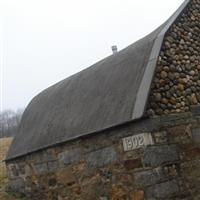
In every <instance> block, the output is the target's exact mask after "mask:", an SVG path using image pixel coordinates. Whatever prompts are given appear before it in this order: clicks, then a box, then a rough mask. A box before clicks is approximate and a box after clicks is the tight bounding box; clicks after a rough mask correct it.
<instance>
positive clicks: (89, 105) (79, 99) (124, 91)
mask: <svg viewBox="0 0 200 200" xmlns="http://www.w3.org/2000/svg"><path fill="white" fill-rule="evenodd" d="M188 3H189V0H186V1H185V2H184V3H183V4H182V6H181V7H180V8H179V9H178V10H177V11H176V12H175V14H174V15H173V16H172V17H171V18H170V19H169V20H168V21H167V22H166V23H164V24H163V25H162V26H160V27H159V28H158V29H156V30H155V31H154V32H152V33H151V34H149V35H148V36H146V37H145V38H143V39H141V40H139V41H137V42H136V43H134V44H132V45H130V46H129V47H127V48H125V49H123V50H122V51H120V52H118V53H116V54H114V55H111V56H109V57H107V58H105V59H103V60H102V61H100V62H98V63H96V64H94V65H92V66H91V67H89V68H87V69H85V70H83V71H81V72H79V73H77V74H75V75H73V76H71V77H69V78H66V79H65V80H62V81H60V82H59V83H57V84H55V85H53V86H51V87H49V88H47V89H46V90H44V91H43V92H41V93H40V94H39V95H37V96H36V97H35V98H33V100H32V101H31V102H30V104H29V105H28V107H27V108H26V110H25V112H24V114H23V117H22V120H21V124H20V128H19V132H18V133H17V135H16V137H15V139H14V141H13V143H12V145H11V148H10V150H9V153H8V155H7V160H10V159H13V158H16V157H19V156H23V155H26V154H29V153H31V152H34V151H38V150H40V149H44V148H46V147H50V146H53V145H55V144H59V143H62V142H65V141H69V140H72V139H76V138H79V137H81V136H85V135H88V134H92V133H95V132H98V131H101V130H104V129H107V128H110V127H113V126H116V125H119V124H123V123H126V122H129V121H132V120H136V119H139V118H141V117H142V116H143V114H144V111H145V106H146V103H147V99H148V94H149V90H150V86H151V82H152V78H153V75H154V71H155V67H156V61H157V58H158V56H159V52H160V48H161V46H162V42H163V38H164V35H165V33H166V32H167V30H168V29H169V27H170V26H171V25H172V24H173V22H174V21H175V20H176V19H177V17H178V16H179V15H180V13H181V12H182V11H183V10H184V8H185V7H186V5H187V4H188Z"/></svg>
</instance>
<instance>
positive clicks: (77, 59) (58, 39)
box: [0, 0, 183, 110]
mask: <svg viewBox="0 0 200 200" xmlns="http://www.w3.org/2000/svg"><path fill="white" fill-rule="evenodd" d="M182 2H183V0H168V1H164V0H150V1H149V0H140V1H138V0H71V1H69V0H0V69H1V71H0V82H1V110H2V109H3V110H5V109H14V110H16V109H18V108H23V107H25V106H26V105H27V104H28V103H29V102H30V100H31V99H32V98H33V97H34V96H35V95H37V94H38V93H39V92H41V91H42V90H43V89H45V88H47V87H49V86H50V85H52V84H54V83H56V82H58V81H60V80H62V79H64V78H66V77H68V76H70V75H72V74H74V73H76V72H78V71H80V70H82V69H84V68H86V67H89V66H90V65H91V64H93V63H95V62H97V61H99V60H100V59H102V58H104V57H107V56H109V55H110V54H111V48H110V47H111V46H112V45H117V46H118V49H119V50H121V49H123V48H125V47H126V46H128V45H130V44H132V43H133V42H135V41H136V40H138V39H140V38H142V37H143V36H145V35H146V34H148V33H150V32H151V31H153V30H154V29H155V28H157V27H158V26H159V25H161V24H162V23H163V22H165V21H166V20H167V19H168V18H169V17H170V16H171V15H172V14H173V12H174V11H175V10H176V9H177V8H178V7H179V6H180V5H181V3H182Z"/></svg>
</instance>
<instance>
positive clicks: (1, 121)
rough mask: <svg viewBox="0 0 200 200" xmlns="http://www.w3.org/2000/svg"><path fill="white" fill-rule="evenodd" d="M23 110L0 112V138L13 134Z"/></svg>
mask: <svg viewBox="0 0 200 200" xmlns="http://www.w3.org/2000/svg"><path fill="white" fill-rule="evenodd" d="M23 111H24V110H23V109H19V110H17V111H13V110H5V111H3V112H0V138H2V137H10V136H15V134H16V133H17V130H18V127H19V123H20V120H21V117H22V114H23Z"/></svg>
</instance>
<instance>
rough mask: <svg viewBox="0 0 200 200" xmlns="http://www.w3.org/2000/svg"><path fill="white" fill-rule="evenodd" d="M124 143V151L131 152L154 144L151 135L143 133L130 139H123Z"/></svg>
mask: <svg viewBox="0 0 200 200" xmlns="http://www.w3.org/2000/svg"><path fill="white" fill-rule="evenodd" d="M122 141H123V147H124V151H131V150H134V149H139V148H141V147H145V146H147V145H152V144H153V139H152V135H151V133H141V134H138V135H133V136H130V137H126V138H123V139H122Z"/></svg>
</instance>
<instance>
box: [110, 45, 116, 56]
mask: <svg viewBox="0 0 200 200" xmlns="http://www.w3.org/2000/svg"><path fill="white" fill-rule="evenodd" d="M111 49H112V52H113V54H115V53H117V46H116V45H114V46H112V47H111Z"/></svg>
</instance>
